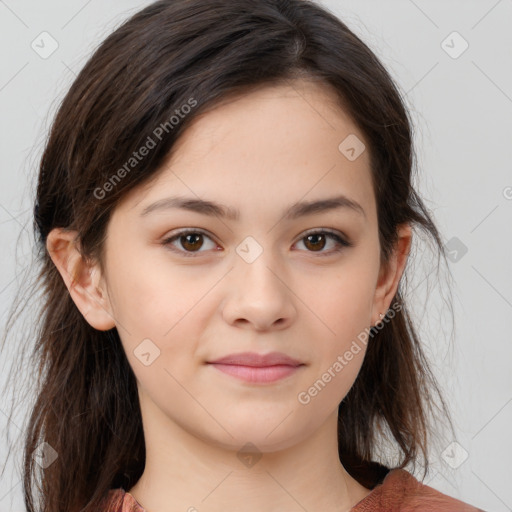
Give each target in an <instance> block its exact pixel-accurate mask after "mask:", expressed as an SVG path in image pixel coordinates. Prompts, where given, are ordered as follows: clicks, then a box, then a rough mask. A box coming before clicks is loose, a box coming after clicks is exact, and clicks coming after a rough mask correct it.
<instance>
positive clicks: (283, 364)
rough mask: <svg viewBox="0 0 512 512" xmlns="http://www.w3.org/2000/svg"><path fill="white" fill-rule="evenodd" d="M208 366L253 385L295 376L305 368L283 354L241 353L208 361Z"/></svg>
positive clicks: (302, 364)
mask: <svg viewBox="0 0 512 512" xmlns="http://www.w3.org/2000/svg"><path fill="white" fill-rule="evenodd" d="M207 364H209V365H211V366H213V367H214V368H216V369H217V370H219V371H221V372H223V373H225V374H228V375H231V376H232V377H235V378H237V379H239V380H244V381H246V382H252V383H269V382H276V381H278V380H282V379H284V378H286V377H289V376H291V375H293V374H295V373H296V372H298V371H299V370H300V368H302V367H303V366H305V364H304V363H302V362H301V361H299V360H298V359H295V358H292V357H290V356H288V355H286V354H283V353H282V352H271V353H269V354H257V353H255V352H241V353H238V354H230V355H228V356H225V357H222V358H220V359H216V360H214V361H207Z"/></svg>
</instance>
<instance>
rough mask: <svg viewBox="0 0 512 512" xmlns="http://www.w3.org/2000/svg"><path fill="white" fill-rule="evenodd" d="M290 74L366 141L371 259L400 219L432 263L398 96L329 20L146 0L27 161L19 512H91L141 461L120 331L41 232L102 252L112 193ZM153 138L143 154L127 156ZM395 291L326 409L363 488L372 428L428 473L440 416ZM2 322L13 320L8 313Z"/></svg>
mask: <svg viewBox="0 0 512 512" xmlns="http://www.w3.org/2000/svg"><path fill="white" fill-rule="evenodd" d="M295 78H306V79H312V80H317V81H321V82H322V83H324V84H327V85H329V86H330V87H331V88H332V89H333V90H334V91H335V92H336V93H337V96H338V99H339V103H340V106H342V108H343V109H344V110H345V111H346V112H347V114H348V115H349V116H350V117H351V118H352V120H353V121H354V122H355V123H356V124H357V126H358V127H359V128H360V130H361V131H362V133H363V134H364V136H365V138H366V141H367V143H368V147H367V148H368V151H369V152H370V160H371V172H372V180H373V186H374V192H375V197H376V203H377V211H378V224H379V226H378V227H379V240H380V246H381V259H382V261H384V262H385V261H387V259H388V257H389V256H390V254H391V251H392V249H393V244H394V242H395V241H396V235H397V228H398V226H399V225H400V224H403V223H411V225H413V226H414V227H415V228H416V227H419V228H421V230H422V231H423V232H424V233H427V234H428V235H429V236H430V239H431V241H433V242H434V246H435V247H436V248H437V251H438V265H439V256H442V257H444V258H445V261H446V257H445V254H444V250H443V244H442V241H441V237H440V234H439V232H438V230H437V228H436V226H435V223H434V222H433V220H432V218H431V216H430V214H429V212H428V210H427V208H426V207H425V205H424V203H423V202H422V200H421V199H420V197H419V195H418V194H417V192H416V191H415V190H414V188H413V184H412V180H413V177H414V176H413V172H414V170H415V168H416V167H415V153H414V145H413V136H412V135H413V130H412V121H411V119H410V117H409V115H410V114H409V112H408V110H407V108H406V107H405V100H404V97H403V95H402V93H401V92H400V90H399V88H398V87H397V85H396V84H395V83H394V81H393V79H392V78H391V76H390V75H389V73H388V72H387V71H386V69H385V68H384V67H383V65H382V64H381V63H380V61H379V60H378V58H377V57H376V56H375V55H374V53H372V51H371V50H370V49H369V48H368V47H367V45H366V44H365V43H363V42H362V41H361V39H360V38H358V37H357V36H356V35H355V34H354V33H353V32H352V31H351V30H349V28H348V27H347V26H346V25H345V24H344V23H343V22H342V21H341V20H340V19H339V18H338V17H337V16H335V15H334V14H333V13H331V12H329V11H328V10H327V9H326V8H323V7H321V6H319V5H317V4H316V3H314V2H312V1H309V0H258V1H254V0H237V1H236V2H232V1H230V0H161V1H158V2H155V3H152V4H151V5H149V6H148V7H146V8H144V9H143V10H142V11H140V12H138V13H137V14H135V15H134V16H133V17H131V18H130V19H129V20H127V21H126V22H125V23H124V24H123V25H121V26H120V27H119V28H118V29H116V30H115V32H113V33H112V34H111V35H110V36H109V37H107V38H106V40H105V41H104V42H103V43H102V44H101V45H100V46H99V47H98V48H97V49H96V51H95V52H94V54H93V55H92V57H91V58H90V59H89V61H88V62H87V63H86V65H85V66H84V68H83V69H82V71H81V72H80V74H79V75H78V77H77V78H76V80H75V81H74V83H73V84H72V86H71V88H70V89H69V91H68V92H67V94H66V96H65V97H64V99H63V101H62V103H61V105H60V107H59V109H58V112H57V114H56V117H55V119H54V121H53V124H52V127H51V131H50V133H49V137H48V140H47V142H46V145H45V148H44V152H43V155H42V158H41V161H40V168H39V177H38V183H37V193H36V199H35V208H34V232H35V236H36V250H37V255H36V256H37V264H38V266H37V269H38V275H37V279H36V282H35V284H34V285H33V286H34V288H33V291H32V293H33V294H34V291H35V290H36V289H37V290H39V291H40V292H41V293H40V295H38V296H37V300H38V304H39V305H40V309H39V313H38V314H39V316H38V322H37V327H36V333H35V336H34V337H35V340H33V342H32V343H31V345H30V346H31V347H32V354H31V355H32V359H33V361H34V365H35V368H34V375H37V383H36V389H35V395H36V397H35V403H34V405H33V406H32V407H31V409H30V416H29V421H28V426H27V428H26V436H25V438H24V455H23V457H24V459H23V462H24V467H23V490H24V498H25V503H26V507H27V510H28V511H29V512H35V511H36V510H37V511H42V512H78V511H81V512H93V511H95V512H96V511H97V510H98V506H99V504H100V502H101V499H102V498H103V497H104V496H105V495H106V493H107V491H108V490H109V489H111V488H117V487H120V486H122V487H124V488H125V489H129V488H131V487H132V486H133V485H134V484H135V483H136V482H137V480H138V479H139V478H140V476H141V474H142V472H143V469H144V464H145V445H144V437H143V430H142V418H141V412H140V408H139V401H138V394H137V385H136V380H135V376H134V374H133V371H132V369H131V367H130V366H129V364H128V361H127V358H126V356H125V353H124V350H123V347H122V345H121V342H120V338H119V335H118V332H117V330H116V328H113V329H111V330H109V331H98V330H95V329H94V328H92V327H91V326H90V325H89V324H88V323H87V322H86V320H85V319H84V317H83V316H82V314H81V313H80V311H79V310H78V308H77V307H76V306H75V304H74V302H73V300H72V299H71V296H70V294H69V293H68V290H67V288H66V286H65V284H64V281H63V279H62V277H61V276H60V274H59V272H58V271H57V269H56V267H55V265H54V264H53V262H52V261H51V259H50V257H49V255H48V252H47V250H46V246H45V243H46V237H47V235H48V233H49V232H50V231H51V230H52V229H53V228H56V227H63V228H68V229H71V230H76V231H77V232H78V239H79V241H80V250H81V251H82V254H83V256H84V258H87V259H91V260H96V261H99V262H100V263H101V261H102V257H103V254H102V250H103V247H104V244H103V242H104V237H105V231H106V226H107V223H108V221H109V217H110V215H111V213H112V211H113V209H114V208H115V207H116V204H117V203H118V201H119V200H120V199H121V198H122V197H123V196H125V195H126V194H127V193H128V192H129V191H130V190H132V189H133V188H134V187H137V186H138V185H140V184H142V183H146V182H148V180H150V179H151V178H154V177H155V176H156V173H157V172H158V170H159V169H160V168H161V164H162V162H163V160H164V158H166V157H167V156H168V155H169V153H170V152H171V150H172V148H173V145H174V143H175V142H176V140H177V139H178V137H179V136H180V135H181V134H182V133H183V132H184V130H186V128H187V126H188V125H189V123H191V122H192V121H193V119H195V118H196V117H197V116H198V115H199V114H200V113H203V112H205V111H207V110H208V109H210V108H212V107H213V106H216V105H218V104H219V102H221V101H222V100H224V99H226V98H229V97H232V96H233V95H235V94H244V93H245V92H247V91H249V90H250V89H251V88H254V87H258V86H264V85H267V84H278V83H280V84H285V83H293V79H295ZM191 99H192V100H191ZM185 105H188V107H187V108H184V106H185ZM150 139H151V140H152V141H153V144H151V146H152V147H151V148H150V150H149V151H148V152H147V154H146V155H145V156H144V157H143V158H140V159H137V161H136V163H135V162H134V161H131V163H130V164H129V165H127V162H130V159H131V158H134V153H136V152H137V151H138V150H139V149H140V148H141V147H143V146H148V145H149V144H150V143H149V140H150ZM122 169H124V172H123V171H122ZM106 184H108V185H106ZM404 297H405V282H404V280H403V279H402V280H401V282H400V286H399V290H398V292H397V294H396V296H395V298H394V300H393V304H394V305H399V307H396V308H395V314H394V318H393V319H392V320H391V321H390V322H388V323H386V324H385V325H383V328H382V329H378V330H375V329H372V331H371V333H370V341H369V343H368V347H367V353H366V356H365V359H364V362H363V365H362V368H361V370H360V372H359V375H358V377H357V379H356V381H355V383H354V385H353V386H352V388H351V389H350V391H349V393H348V394H347V396H346V397H345V399H344V400H343V401H342V403H341V404H340V406H339V427H338V432H339V436H338V437H339V456H340V460H341V462H342V463H343V465H344V466H345V468H346V470H347V471H348V472H349V473H350V474H352V475H353V476H354V477H355V478H356V479H357V480H358V481H359V482H360V483H362V484H363V485H365V486H367V487H373V486H374V485H376V484H377V483H378V482H379V481H381V479H382V478H383V476H384V475H385V474H386V472H387V471H389V468H388V467H387V466H386V465H385V464H384V463H382V458H381V460H380V461H379V460H377V459H378V458H379V457H380V452H379V450H380V447H381V443H382V442H383V439H388V440H390V441H391V442H392V443H393V446H394V448H395V451H396V452H397V453H398V454H399V460H398V461H397V464H396V467H405V466H406V465H409V464H411V463H412V464H415V463H417V462H421V465H422V466H423V467H424V468H425V471H426V469H427V468H428V441H429V439H430V436H431V433H432V432H433V431H434V429H433V428H432V427H433V425H431V424H430V419H431V417H433V413H435V412H436V410H437V411H442V413H443V414H444V416H443V417H444V418H445V419H448V421H449V424H450V425H451V420H450V419H449V412H448V409H447V407H446V405H445V402H444V401H443V398H442V396H441V393H440V390H439V388H438V385H437V383H436V380H435V378H434V376H433V373H432V372H431V370H430V368H429V365H428V361H427V358H426V357H425V355H424V352H423V350H422V347H421V343H420V340H419V337H418V335H417V333H416V331H415V328H414V326H413V322H412V320H411V315H410V313H409V312H408V308H407V304H406V303H405V301H404ZM394 307H395V306H394ZM8 325H9V327H8V328H11V329H12V318H11V321H10V322H9V324H8ZM29 341H30V340H29ZM434 404H439V405H434ZM436 407H437V409H436ZM452 428H453V427H452ZM43 442H45V443H47V445H44V447H45V448H46V449H48V450H50V449H49V448H48V447H51V449H52V450H55V453H54V452H53V451H51V450H50V451H49V452H48V453H49V454H50V455H47V457H48V460H50V458H51V455H52V454H53V455H55V454H56V455H57V458H56V459H55V460H54V461H53V462H52V463H51V464H49V465H48V466H47V467H45V468H43V467H42V466H41V465H40V464H36V463H35V462H34V459H33V454H34V452H35V451H36V449H40V447H41V443H43ZM425 474H426V473H425ZM36 484H37V485H36Z"/></svg>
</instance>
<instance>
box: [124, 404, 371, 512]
mask: <svg viewBox="0 0 512 512" xmlns="http://www.w3.org/2000/svg"><path fill="white" fill-rule="evenodd" d="M144 408H145V409H146V411H143V424H144V436H145V440H146V464H145V468H144V473H143V474H142V476H141V478H140V479H139V481H138V482H137V483H136V485H135V486H133V487H132V488H131V489H129V490H128V492H129V493H130V494H131V495H132V496H133V497H134V498H135V499H136V500H137V501H138V502H139V503H140V505H141V506H142V507H143V508H144V509H145V510H147V511H148V512H149V511H151V512H174V511H178V510H180V511H183V510H187V511H190V512H195V511H196V510H208V512H221V511H222V512H230V511H234V510H244V512H261V511H262V510H265V511H266V512H274V511H275V512H277V511H281V510H297V511H299V510H323V511H325V512H331V511H332V512H334V511H337V512H339V511H340V510H347V511H348V510H350V508H351V507H353V506H354V505H355V504H356V503H358V502H359V501H360V500H362V499H363V498H364V497H365V496H366V495H368V494H369V492H370V491H369V490H368V489H366V488H365V487H363V486H362V485H361V484H359V483H358V482H357V481H356V480H355V479H354V478H352V477H351V476H350V475H349V474H348V473H347V471H346V470H345V468H344V467H343V465H342V464H341V462H340V460H339V457H338V450H337V433H336V425H337V409H336V410H335V411H333V413H332V414H331V415H330V416H329V417H328V420H327V421H326V422H325V423H324V424H323V425H322V426H321V427H320V428H319V429H317V430H316V431H315V434H314V435H313V436H311V437H309V438H307V439H304V440H302V441H299V442H297V443H296V444H294V445H293V446H290V447H289V448H286V449H282V450H277V451H268V452H265V453H259V452H256V453H252V454H251V453H245V450H243V452H244V453H241V452H240V450H239V448H236V447H232V448H231V449H229V447H219V446H216V445H214V444H213V443H212V442H207V441H206V440H204V439H199V438H198V437H196V436H193V435H191V434H190V433H189V432H187V431H185V430H184V429H182V428H181V427H180V426H179V425H177V424H176V423H174V422H172V421H170V420H169V419H168V418H167V417H165V416H164V415H163V413H162V411H160V410H159V409H158V408H157V407H156V406H155V405H154V404H151V403H147V402H146V405H145V407H144ZM149 408H151V410H149ZM153 408H154V409H153ZM144 413H146V414H144ZM159 415H160V416H159ZM144 418H146V419H148V418H149V419H150V420H148V421H144ZM243 444H244V443H240V446H242V445H243Z"/></svg>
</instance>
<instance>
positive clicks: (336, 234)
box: [161, 227, 354, 257]
mask: <svg viewBox="0 0 512 512" xmlns="http://www.w3.org/2000/svg"><path fill="white" fill-rule="evenodd" d="M188 234H202V235H205V236H206V237H207V238H209V239H210V240H212V241H213V242H215V243H217V242H216V241H215V237H213V236H212V235H211V234H210V233H208V232H207V231H206V230H204V229H202V228H194V227H190V228H183V229H179V230H177V231H175V232H172V233H170V234H169V235H167V236H166V237H165V238H164V239H163V240H162V242H161V243H162V245H164V246H166V247H168V246H170V245H171V242H173V241H175V240H176V239H179V238H180V237H182V236H186V235H188ZM312 234H327V235H331V237H333V238H334V239H335V241H336V243H337V244H338V247H336V248H335V249H333V250H331V251H319V252H318V255H319V256H329V255H332V254H336V253H339V252H340V251H342V250H343V249H346V248H349V247H353V245H354V244H353V243H352V242H351V241H350V240H349V238H348V237H347V236H346V235H345V234H344V233H343V232H342V231H338V230H336V229H333V228H323V227H318V228H311V229H308V230H307V231H304V232H303V233H301V234H300V235H299V237H298V238H297V240H296V241H295V242H294V243H293V245H295V244H296V243H297V242H300V241H302V240H303V239H304V238H306V237H307V236H309V235H312ZM169 249H170V250H171V251H173V252H177V253H179V254H181V255H184V256H185V257H197V256H198V255H200V254H201V253H202V252H207V251H196V252H193V251H183V250H180V249H175V248H169ZM305 252H310V253H312V254H315V251H305Z"/></svg>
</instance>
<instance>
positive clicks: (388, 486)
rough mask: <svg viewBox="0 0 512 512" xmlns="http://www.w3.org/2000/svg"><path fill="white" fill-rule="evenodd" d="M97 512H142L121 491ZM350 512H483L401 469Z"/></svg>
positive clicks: (134, 500) (128, 494)
mask: <svg viewBox="0 0 512 512" xmlns="http://www.w3.org/2000/svg"><path fill="white" fill-rule="evenodd" d="M101 512H146V511H145V510H144V508H142V506H141V505H140V504H139V503H138V502H137V500H136V499H135V498H134V497H133V496H132V495H131V494H130V493H129V492H126V491H125V490H124V489H123V488H122V487H120V488H118V489H111V490H110V491H109V493H108V496H107V498H106V504H105V507H104V508H103V509H102V511H101ZM350 512H484V511H483V510H482V509H479V508H476V507H472V506H471V505H468V504H467V503H464V502H462V501H460V500H457V499H455V498H452V497H450V496H447V495H446V494H443V493H441V492H439V491H437V490H435V489H434V488H432V487H429V486H428V485H424V484H422V483H421V482H419V481H418V480H417V479H416V478H415V477H414V476H412V475H411V474H410V473H409V472H407V471H405V470H404V469H392V470H391V471H390V472H389V473H388V474H387V475H386V477H385V478H384V480H383V481H382V483H381V484H379V485H377V486H376V487H374V488H373V490H372V491H371V492H370V494H368V495H367V496H366V497H365V498H363V499H362V500H361V501H360V502H359V503H357V504H356V505H355V506H354V507H352V508H351V510H350Z"/></svg>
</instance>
